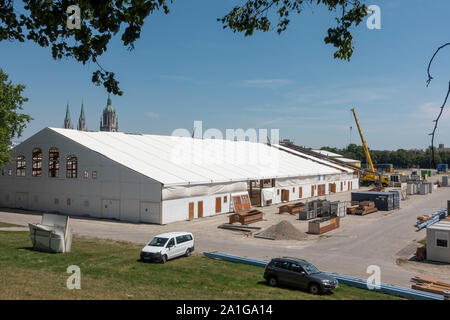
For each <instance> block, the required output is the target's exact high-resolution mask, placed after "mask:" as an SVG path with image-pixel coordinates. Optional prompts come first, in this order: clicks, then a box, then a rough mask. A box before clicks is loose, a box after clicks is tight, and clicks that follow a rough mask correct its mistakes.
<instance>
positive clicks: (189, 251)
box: [184, 248, 191, 257]
mask: <svg viewBox="0 0 450 320" xmlns="http://www.w3.org/2000/svg"><path fill="white" fill-rule="evenodd" d="M190 255H191V249H189V248H187V249H186V253H185V254H184V256H185V257H189V256H190Z"/></svg>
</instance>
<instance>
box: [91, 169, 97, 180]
mask: <svg viewBox="0 0 450 320" xmlns="http://www.w3.org/2000/svg"><path fill="white" fill-rule="evenodd" d="M92 179H97V171H92Z"/></svg>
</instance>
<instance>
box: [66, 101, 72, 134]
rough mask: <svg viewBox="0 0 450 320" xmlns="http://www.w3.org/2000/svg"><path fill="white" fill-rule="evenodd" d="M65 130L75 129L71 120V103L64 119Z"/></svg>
mask: <svg viewBox="0 0 450 320" xmlns="http://www.w3.org/2000/svg"><path fill="white" fill-rule="evenodd" d="M64 129H73V126H72V121H71V120H70V111H69V103H67V107H66V117H65V118H64Z"/></svg>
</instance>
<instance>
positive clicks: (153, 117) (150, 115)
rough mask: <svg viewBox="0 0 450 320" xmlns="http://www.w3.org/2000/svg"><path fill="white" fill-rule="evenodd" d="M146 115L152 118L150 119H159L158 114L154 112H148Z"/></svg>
mask: <svg viewBox="0 0 450 320" xmlns="http://www.w3.org/2000/svg"><path fill="white" fill-rule="evenodd" d="M146 114H147V117H149V118H152V119H156V118H159V114H158V113H155V112H151V111H149V112H147V113H146Z"/></svg>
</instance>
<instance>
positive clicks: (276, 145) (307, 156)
mask: <svg viewBox="0 0 450 320" xmlns="http://www.w3.org/2000/svg"><path fill="white" fill-rule="evenodd" d="M273 146H274V147H276V148H278V149H281V150H284V151H287V152H290V153H293V154H296V155H298V156H300V157H303V158H308V159H311V160H312V161H315V162H318V163H321V164H323V165H326V166H330V167H332V168H336V169H339V170H342V171H345V172H348V173H351V172H353V170H351V169H349V168H346V167H344V166H341V165H339V164H336V163H334V162H330V161H327V160H323V159H320V158H316V157H313V156H311V155H309V154H306V153H303V152H300V151H297V150H294V149H291V148H288V147H285V146H282V145H278V144H274V145H273ZM341 159H343V158H340V159H339V160H341Z"/></svg>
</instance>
